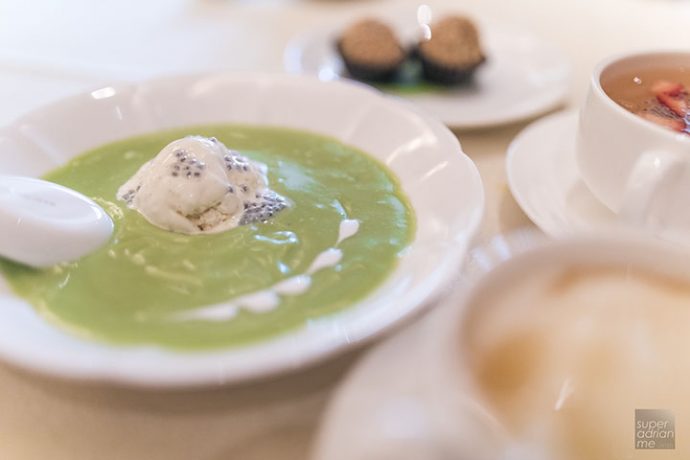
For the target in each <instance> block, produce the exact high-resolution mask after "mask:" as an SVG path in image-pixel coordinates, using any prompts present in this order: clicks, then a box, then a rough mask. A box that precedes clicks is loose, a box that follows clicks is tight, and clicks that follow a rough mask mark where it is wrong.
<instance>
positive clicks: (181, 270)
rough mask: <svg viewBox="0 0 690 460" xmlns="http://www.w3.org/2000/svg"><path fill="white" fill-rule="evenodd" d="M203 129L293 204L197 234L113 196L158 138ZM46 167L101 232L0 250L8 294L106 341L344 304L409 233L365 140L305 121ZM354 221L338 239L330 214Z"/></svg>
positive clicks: (234, 336)
mask: <svg viewBox="0 0 690 460" xmlns="http://www.w3.org/2000/svg"><path fill="white" fill-rule="evenodd" d="M189 134H195V135H201V136H209V137H210V136H215V137H216V138H218V139H219V140H220V141H222V142H223V143H224V144H225V145H227V146H228V147H229V148H232V149H236V150H239V151H240V152H241V153H242V154H244V155H246V156H247V157H249V158H250V159H252V160H256V161H259V162H261V163H264V164H265V165H267V167H268V179H269V181H270V187H271V188H272V189H273V190H275V191H276V192H277V193H279V194H281V195H283V196H285V197H286V198H288V199H289V200H290V202H291V203H292V205H291V206H290V207H289V208H288V209H286V210H284V211H282V212H280V213H279V214H277V215H276V216H275V217H273V218H272V219H270V220H269V221H267V222H265V223H257V224H252V225H244V226H240V227H237V228H234V229H232V230H230V231H227V232H224V233H219V234H210V235H184V234H178V233H172V232H168V231H165V230H162V229H159V228H157V227H155V226H153V225H151V224H150V223H149V222H147V221H146V220H145V219H144V218H143V217H142V216H141V215H140V214H139V213H137V212H136V211H134V210H131V209H129V208H127V206H126V204H125V203H124V202H122V201H118V200H117V199H116V193H117V190H118V188H119V187H120V186H121V185H122V184H124V183H125V182H126V181H127V180H128V179H129V178H130V177H131V176H132V175H133V174H134V173H135V172H136V171H137V170H138V169H139V167H140V166H141V165H142V164H144V163H145V162H146V161H148V160H150V159H151V158H153V157H154V156H155V155H156V154H157V153H158V152H159V151H160V150H161V149H162V148H163V147H165V146H166V145H167V144H168V143H170V142H171V141H173V140H175V139H178V138H181V137H184V136H186V135H189ZM45 178H46V179H48V180H51V181H54V182H57V183H59V184H62V185H65V186H67V187H71V188H73V189H75V190H77V191H79V192H81V193H83V194H85V195H87V196H89V197H91V198H92V199H94V201H96V202H97V203H98V204H100V205H101V206H102V207H103V208H104V209H105V210H106V211H107V212H108V214H109V215H110V216H111V217H112V218H113V221H114V223H115V231H114V233H113V236H112V238H111V240H110V241H109V243H107V244H106V245H105V246H104V247H103V248H101V249H99V250H98V251H96V252H94V253H92V254H90V255H88V256H86V257H84V258H82V259H80V260H79V261H77V262H73V263H66V264H60V265H57V266H54V267H52V268H49V269H44V270H37V269H31V268H28V267H25V266H21V265H18V264H15V263H12V262H9V261H6V260H0V271H2V273H3V275H4V277H5V278H6V280H7V281H8V283H9V284H10V286H11V287H12V288H13V290H14V291H15V292H16V293H17V294H18V295H20V296H22V297H24V298H25V299H27V300H28V301H29V302H30V303H31V304H32V305H34V306H35V308H36V309H37V310H38V311H39V312H40V313H41V314H42V315H43V316H44V317H46V318H47V319H49V320H50V321H52V322H54V323H56V324H58V325H59V326H60V327H62V328H65V329H67V330H69V331H70V332H72V333H76V334H78V335H81V336H84V337H87V338H90V339H94V340H98V341H104V342H108V343H112V344H120V345H157V346H163V347H167V348H173V349H178V350H190V351H192V350H204V349H213V348H222V347H233V346H239V345H244V344H248V343H252V342H257V341H260V340H265V339H269V338H271V337H274V336H276V335H279V334H282V333H285V332H288V331H290V330H291V329H295V328H298V327H302V326H305V325H307V324H308V323H309V322H310V321H315V320H318V319H319V318H320V317H322V316H324V315H328V314H332V313H334V312H337V311H340V310H343V309H346V308H348V307H350V306H352V305H353V304H355V303H356V302H357V301H359V300H361V299H363V298H364V297H366V296H367V294H369V293H370V292H372V290H374V289H375V288H376V287H377V286H378V285H380V284H381V283H382V282H383V281H384V280H385V279H386V277H387V276H388V275H389V273H390V272H391V271H392V270H393V269H394V267H395V266H396V264H397V261H398V258H399V257H400V254H401V252H402V251H403V250H404V249H405V248H406V247H407V246H408V245H409V243H410V242H411V240H412V238H413V235H414V228H415V220H414V214H413V211H412V209H411V207H410V205H409V203H408V201H407V199H406V197H405V196H404V194H403V193H402V191H401V189H400V185H399V184H398V182H397V180H396V178H395V177H394V176H393V174H392V173H391V172H390V171H389V170H388V169H387V168H386V167H385V166H384V165H382V164H381V163H379V162H378V161H377V160H376V159H374V158H373V157H371V156H369V155H367V154H366V153H364V152H362V151H360V150H357V149H355V148H353V147H350V146H347V145H344V144H342V143H340V142H339V141H337V140H335V139H333V138H330V137H325V136H321V135H317V134H312V133H307V132H302V131H294V130H288V129H282V128H267V127H253V126H240V125H218V126H202V127H193V128H185V129H179V130H174V131H166V132H161V133H154V134H148V135H144V136H140V137H135V138H130V139H126V140H122V141H118V142H115V143H111V144H108V145H105V146H102V147H99V148H96V149H94V150H91V151H89V152H86V153H84V154H82V155H80V156H78V157H76V158H74V159H73V160H71V161H70V162H69V163H67V164H66V165H64V166H62V167H60V168H59V169H57V170H55V171H52V172H50V173H49V174H47V175H46V176H45ZM344 220H356V221H357V222H358V223H359V226H358V229H357V231H356V233H355V234H353V235H352V236H351V237H349V238H347V239H344V240H342V241H338V239H339V232H340V228H341V223H342V222H343V221H344ZM333 248H335V249H337V250H338V252H339V254H340V255H341V257H339V258H338V260H337V263H334V264H332V265H331V266H327V267H325V268H323V269H320V270H318V271H315V272H314V273H313V274H312V275H311V276H310V277H309V278H310V283H309V286H308V288H307V289H304V290H303V291H300V292H299V293H297V292H293V293H290V294H285V295H280V296H279V302H278V303H277V305H276V306H275V308H270V309H265V310H261V309H254V310H251V309H246V308H239V309H236V311H235V313H233V314H232V315H231V316H227V317H206V316H203V315H197V316H195V315H194V312H197V311H204V310H205V309H208V308H209V306H214V305H220V306H221V308H222V305H227V304H229V303H230V304H231V303H232V302H233V299H237V298H242V297H243V296H244V297H246V296H250V295H253V294H255V293H261V292H265V291H266V290H267V289H270V288H271V287H272V286H276V285H278V284H280V283H281V282H284V281H285V280H290V279H295V278H296V277H300V276H304V275H305V274H306V273H308V271H309V268H310V267H311V266H312V264H313V263H314V261H315V259H317V258H318V257H319V255H320V254H323V253H324V252H325V251H329V250H331V249H333Z"/></svg>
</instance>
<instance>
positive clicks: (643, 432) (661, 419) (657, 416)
mask: <svg viewBox="0 0 690 460" xmlns="http://www.w3.org/2000/svg"><path fill="white" fill-rule="evenodd" d="M675 448H676V418H675V416H674V415H673V412H671V411H667V410H662V409H635V449H675Z"/></svg>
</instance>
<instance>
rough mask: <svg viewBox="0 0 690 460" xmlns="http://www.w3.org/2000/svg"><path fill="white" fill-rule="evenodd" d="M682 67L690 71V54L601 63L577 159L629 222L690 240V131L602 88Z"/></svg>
mask: <svg viewBox="0 0 690 460" xmlns="http://www.w3.org/2000/svg"><path fill="white" fill-rule="evenodd" d="M681 66H682V67H684V68H687V69H688V71H690V53H687V52H647V53H633V54H626V55H619V56H614V57H612V58H609V59H607V60H605V61H603V62H601V63H600V64H599V65H598V66H597V67H596V69H595V70H594V73H593V74H592V79H591V81H590V87H589V94H588V96H587V99H586V102H585V104H584V106H583V107H582V109H581V111H580V119H579V127H578V133H577V162H578V166H579V169H580V174H581V177H582V179H583V180H584V182H585V183H586V184H587V186H588V187H589V189H590V190H591V192H592V193H593V194H594V196H596V197H597V198H598V199H599V200H600V201H601V202H602V203H604V204H605V205H606V206H607V207H609V208H610V209H611V210H612V211H613V212H615V213H617V214H618V215H619V216H620V217H621V219H622V220H623V221H624V222H626V223H628V224H631V225H632V226H633V227H638V228H645V229H647V230H651V231H652V232H654V233H656V234H663V235H665V236H668V237H670V238H671V239H677V238H681V239H684V240H690V237H688V236H685V237H684V236H683V235H684V234H685V233H688V232H690V205H688V204H687V203H688V197H690V135H687V134H683V133H676V132H673V131H672V130H670V129H667V128H664V127H661V126H658V125H656V124H654V123H652V122H649V121H647V120H645V119H643V118H642V117H640V116H637V115H635V114H633V113H631V112H628V111H627V110H625V109H624V108H623V107H621V106H620V105H618V104H617V103H616V102H615V101H613V100H612V99H611V98H610V97H609V96H608V95H607V94H606V93H605V92H604V90H603V88H602V81H604V80H605V79H607V78H611V77H613V76H615V75H619V74H622V73H628V72H633V71H635V70H638V69H655V68H657V69H661V68H674V67H675V68H677V67H681Z"/></svg>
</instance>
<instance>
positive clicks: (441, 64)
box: [417, 16, 486, 85]
mask: <svg viewBox="0 0 690 460" xmlns="http://www.w3.org/2000/svg"><path fill="white" fill-rule="evenodd" d="M417 56H418V57H419V60H420V62H421V64H422V72H423V74H424V78H426V79H427V80H429V81H432V82H434V83H439V84H444V85H452V84H456V83H461V82H463V81H466V80H467V79H469V78H470V77H471V75H472V74H473V73H474V71H475V70H476V69H477V67H479V66H480V65H481V64H482V63H483V62H484V61H485V60H486V58H485V57H484V52H483V51H482V48H481V45H480V42H479V33H478V31H477V27H476V26H475V25H474V23H473V22H472V21H471V20H470V19H468V18H466V17H463V16H451V17H447V18H444V19H442V20H441V21H439V22H438V23H436V24H433V25H432V26H431V38H430V39H428V40H422V41H420V42H419V45H418V47H417Z"/></svg>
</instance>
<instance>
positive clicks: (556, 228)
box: [506, 111, 624, 237]
mask: <svg viewBox="0 0 690 460" xmlns="http://www.w3.org/2000/svg"><path fill="white" fill-rule="evenodd" d="M576 129H577V112H575V111H567V112H560V113H556V114H554V115H550V116H548V117H545V118H542V119H541V120H539V121H536V122H534V123H532V124H531V125H529V126H528V127H527V128H525V129H524V130H523V131H522V132H521V133H520V134H518V136H517V137H516V138H515V139H514V140H513V142H512V143H511V144H510V147H509V148H508V158H507V162H506V167H507V174H508V185H509V187H510V191H511V192H512V194H513V197H515V201H517V203H518V204H519V205H520V207H521V208H522V210H523V211H524V212H525V214H527V216H528V217H529V218H530V219H531V220H532V222H534V223H535V224H536V225H537V226H538V227H539V228H540V229H542V230H543V231H544V232H545V233H547V234H548V235H550V236H553V237H561V236H565V235H569V234H574V233H583V232H602V231H613V230H616V231H621V230H623V227H624V226H623V224H621V223H620V222H618V220H617V218H616V215H615V214H614V213H613V212H612V211H611V210H609V209H608V208H607V207H605V206H604V205H603V204H602V203H601V202H600V201H599V200H597V199H596V198H595V197H594V195H592V193H591V192H590V191H589V189H588V188H587V186H586V185H585V183H584V182H583V181H582V179H580V176H579V172H578V169H577V164H576V161H575V131H576Z"/></svg>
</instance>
